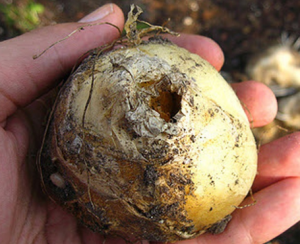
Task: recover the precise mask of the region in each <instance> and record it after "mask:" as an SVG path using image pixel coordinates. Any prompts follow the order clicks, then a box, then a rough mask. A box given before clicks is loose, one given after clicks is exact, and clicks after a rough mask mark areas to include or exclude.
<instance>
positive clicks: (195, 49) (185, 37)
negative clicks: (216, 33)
mask: <svg viewBox="0 0 300 244" xmlns="http://www.w3.org/2000/svg"><path fill="white" fill-rule="evenodd" d="M168 39H170V40H171V41H172V42H174V43H176V44H177V45H178V46H181V47H184V48H186V49H188V50H189V51H190V52H192V53H196V54H198V55H199V56H201V57H202V58H203V59H205V60H207V61H208V62H209V63H210V64H211V65H212V66H214V67H215V68H216V69H217V70H220V69H221V67H222V65H223V63H224V54H223V52H222V50H221V48H220V46H219V45H218V44H217V43H216V42H215V41H213V40H212V39H210V38H208V37H204V36H198V35H189V34H180V36H179V37H174V36H168Z"/></svg>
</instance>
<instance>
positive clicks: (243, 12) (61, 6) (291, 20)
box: [0, 0, 300, 244]
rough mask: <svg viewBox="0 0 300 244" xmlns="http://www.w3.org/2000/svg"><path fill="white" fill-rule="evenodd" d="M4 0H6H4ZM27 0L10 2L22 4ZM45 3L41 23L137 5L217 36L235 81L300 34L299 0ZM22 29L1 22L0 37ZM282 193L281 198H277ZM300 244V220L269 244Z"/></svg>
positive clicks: (149, 15)
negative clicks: (261, 56)
mask: <svg viewBox="0 0 300 244" xmlns="http://www.w3.org/2000/svg"><path fill="white" fill-rule="evenodd" d="M1 1H4V3H5V0H0V3H1ZM27 1H28V0H16V1H12V0H10V1H8V0H7V1H6V3H7V2H14V3H16V4H20V3H22V2H27ZM35 2H39V3H41V4H43V5H44V6H45V11H44V13H43V14H42V15H41V25H49V24H54V23H61V22H70V21H77V20H79V19H80V18H82V17H83V16H85V15H86V14H88V13H89V12H91V11H93V10H94V9H96V8H97V7H99V6H101V5H103V4H104V3H107V2H114V3H116V4H118V5H119V6H120V7H121V8H122V9H123V11H124V13H127V12H128V11H129V6H130V4H132V3H135V4H137V5H139V6H140V7H142V9H143V10H144V13H143V14H142V16H141V18H142V19H143V20H145V21H147V22H150V23H152V24H158V25H161V24H162V23H165V22H166V20H167V19H168V18H170V21H169V22H168V24H167V26H168V27H169V28H171V29H172V30H174V31H177V32H185V33H193V34H201V35H205V36H208V37H210V38H212V39H214V40H215V41H216V42H217V43H218V44H219V45H220V46H221V48H222V49H223V51H224V54H225V64H224V66H223V68H222V71H224V72H226V73H227V74H229V75H230V77H232V78H233V79H234V81H241V80H244V79H245V75H244V69H245V64H246V61H247V60H248V59H249V57H250V56H251V55H252V54H253V53H256V52H259V51H260V50H262V49H263V48H264V47H268V46H270V45H272V44H274V43H276V42H280V41H281V36H282V34H284V33H286V34H288V35H290V36H293V37H298V36H300V15H299V12H300V1H299V0H243V1H236V0H130V1H129V0H111V1H108V0H50V1H49V0H36V1H35ZM20 33H21V32H20V31H19V30H17V29H15V28H14V27H8V26H6V25H5V23H4V18H1V20H0V40H5V39H8V38H11V37H13V36H15V35H18V34H20ZM278 197H280V196H278ZM269 243H272V244H299V243H300V222H299V223H298V224H296V225H295V226H294V227H292V228H290V229H289V230H288V231H286V232H285V233H283V234H282V235H280V236H279V237H277V238H275V239H274V240H273V241H271V242H269Z"/></svg>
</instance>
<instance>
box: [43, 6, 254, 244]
mask: <svg viewBox="0 0 300 244" xmlns="http://www.w3.org/2000/svg"><path fill="white" fill-rule="evenodd" d="M135 11H136V12H135ZM134 12H135V13H134ZM140 13H141V9H140V8H138V7H136V8H135V6H132V7H131V10H130V12H129V15H128V20H127V22H126V24H125V30H126V38H121V39H119V40H116V41H115V42H113V43H111V44H108V45H106V46H103V47H100V48H98V49H95V50H94V51H92V52H91V54H90V56H89V57H88V58H87V59H85V60H84V61H83V63H82V64H81V65H80V66H79V67H78V69H77V70H76V71H75V72H74V73H72V75H71V76H70V77H69V79H68V81H67V82H66V83H65V84H64V85H63V87H62V89H61V90H60V93H59V95H58V98H57V101H56V104H55V107H54V110H53V112H52V114H51V117H50V120H49V124H48V128H47V131H46V134H45V137H44V141H43V147H42V149H41V153H40V159H39V169H40V173H41V178H42V182H43V187H44V189H45V191H46V192H47V194H48V195H49V196H50V198H52V199H53V200H54V201H55V202H57V203H58V204H60V205H63V206H64V207H65V208H67V209H68V210H69V211H71V212H72V213H73V214H75V215H76V217H77V218H78V219H79V220H80V221H81V222H82V223H84V224H85V225H86V226H88V227H89V228H91V229H92V230H94V231H97V232H100V233H102V234H105V235H115V236H121V237H123V238H124V239H126V240H133V239H134V240H142V239H148V240H152V241H164V242H166V241H168V242H172V241H176V240H181V239H187V238H192V237H195V236H197V235H199V234H202V233H204V232H206V231H211V232H214V233H217V232H220V231H222V230H223V229H224V228H225V225H226V223H227V222H228V221H229V219H230V218H229V217H228V216H229V215H230V213H231V212H232V211H234V210H235V207H234V206H238V205H239V204H240V203H241V202H242V200H243V198H244V197H245V196H246V195H247V192H248V191H249V189H250V186H251V184H252V181H253V179H254V176H255V173H256V159H257V155H256V145H255V141H254V139H253V136H252V134H251V131H250V128H249V124H248V121H247V117H246V115H245V114H244V112H243V109H242V107H241V105H240V103H239V101H238V99H237V98H236V96H235V93H234V92H233V91H232V89H231V88H230V87H229V86H228V84H227V83H226V82H225V81H224V80H223V79H222V78H221V76H220V75H219V74H218V72H217V71H216V70H215V69H214V68H213V67H212V66H210V65H209V64H208V62H206V61H205V60H203V59H201V58H200V57H199V56H197V55H195V54H191V53H189V52H188V51H186V50H184V49H182V48H179V47H177V46H176V45H174V44H173V43H171V42H170V41H168V40H165V39H163V38H162V37H159V36H157V35H156V34H154V37H153V38H149V40H147V41H144V40H142V38H143V37H145V36H147V35H149V34H150V33H152V32H153V31H154V32H155V33H157V32H165V33H170V34H175V33H173V32H172V31H170V30H168V29H167V28H166V27H161V26H153V25H150V24H149V27H148V28H146V29H142V30H137V29H136V22H137V21H139V20H138V16H139V14H140ZM112 47H113V48H112ZM110 49H112V50H111V51H108V50H110ZM216 152H217V153H216Z"/></svg>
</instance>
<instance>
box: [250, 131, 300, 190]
mask: <svg viewBox="0 0 300 244" xmlns="http://www.w3.org/2000/svg"><path fill="white" fill-rule="evenodd" d="M258 162H259V163H258V174H257V176H256V178H255V181H254V185H253V190H254V191H258V190H260V189H262V188H264V187H266V186H269V185H271V184H274V183H276V182H278V181H281V180H283V179H285V178H290V177H300V132H298V133H293V134H291V135H287V136H285V137H283V138H280V139H277V140H275V141H273V142H270V143H268V144H265V145H263V146H261V147H260V149H259V153H258Z"/></svg>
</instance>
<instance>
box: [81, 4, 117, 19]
mask: <svg viewBox="0 0 300 244" xmlns="http://www.w3.org/2000/svg"><path fill="white" fill-rule="evenodd" d="M113 12H114V5H113V4H112V3H109V4H105V5H103V6H102V7H100V8H98V9H96V10H95V11H93V12H92V13H90V14H88V15H87V16H85V17H83V18H82V19H81V20H79V21H78V22H93V21H96V20H101V19H103V18H104V17H106V16H107V15H110V14H111V13H113Z"/></svg>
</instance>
